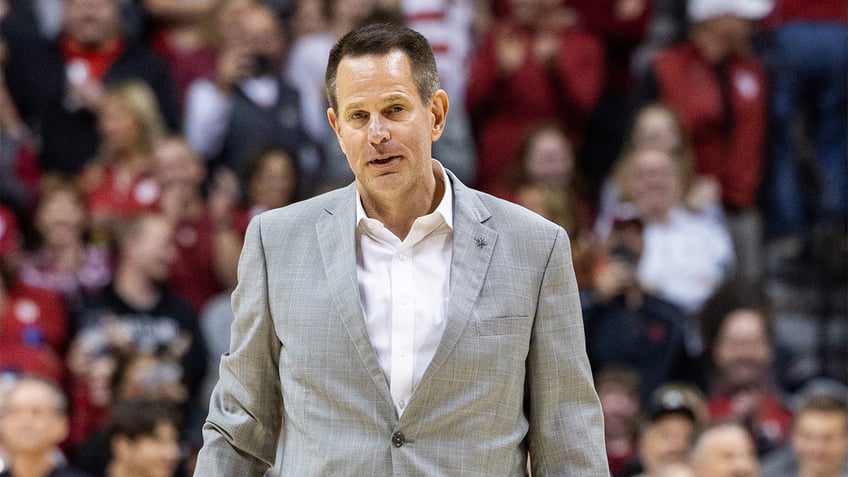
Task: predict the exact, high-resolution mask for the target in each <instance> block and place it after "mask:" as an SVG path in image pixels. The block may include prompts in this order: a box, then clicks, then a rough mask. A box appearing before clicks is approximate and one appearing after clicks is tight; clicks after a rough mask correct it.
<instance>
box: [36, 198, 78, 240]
mask: <svg viewBox="0 0 848 477" xmlns="http://www.w3.org/2000/svg"><path fill="white" fill-rule="evenodd" d="M35 223H36V227H37V228H38V232H39V233H40V234H41V236H42V238H43V239H44V242H45V245H46V246H48V247H64V246H68V245H74V244H77V243H79V241H80V240H81V238H82V233H83V226H84V224H85V210H84V205H83V204H82V203H80V202H79V200H78V198H77V196H76V195H74V194H73V193H71V192H69V191H63V190H58V191H56V192H53V193H52V194H50V195H49V196H47V197H45V198H44V200H43V201H42V202H41V203H40V204H39V207H38V210H36V216H35Z"/></svg>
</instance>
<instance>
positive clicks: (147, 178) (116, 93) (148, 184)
mask: <svg viewBox="0 0 848 477" xmlns="http://www.w3.org/2000/svg"><path fill="white" fill-rule="evenodd" d="M97 127H98V134H99V137H100V145H99V146H98V147H99V151H98V154H97V156H96V158H95V160H94V161H93V162H91V163H90V164H88V165H86V167H85V168H84V170H83V172H82V175H81V176H80V178H79V181H80V187H81V188H82V191H83V193H84V194H85V199H86V203H87V206H88V210H89V212H90V213H91V221H92V226H93V227H94V228H95V232H97V233H99V234H100V235H101V236H100V237H99V239H100V241H103V242H108V241H109V240H110V239H111V238H113V236H114V233H115V230H114V229H115V227H116V222H117V221H119V220H121V219H125V218H127V217H130V216H132V215H135V214H138V213H141V212H145V211H150V210H153V209H154V208H155V205H156V201H157V199H158V198H159V189H158V187H157V185H156V181H155V180H154V179H153V177H152V171H153V160H152V152H153V145H154V144H155V143H156V141H157V140H158V139H159V138H161V137H162V136H163V134H164V133H165V127H164V124H163V122H162V117H161V115H160V113H159V108H158V107H157V105H156V101H155V98H154V96H153V92H152V90H151V89H150V88H149V87H148V86H147V85H146V84H144V83H142V82H140V81H128V82H125V83H120V84H116V85H114V86H110V87H109V88H108V89H107V90H106V91H105V93H104V95H103V100H102V104H101V107H100V110H99V111H98V113H97Z"/></svg>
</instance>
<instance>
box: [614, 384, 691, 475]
mask: <svg viewBox="0 0 848 477" xmlns="http://www.w3.org/2000/svg"><path fill="white" fill-rule="evenodd" d="M645 418H646V421H645V422H644V423H643V425H642V433H641V435H640V437H639V457H638V459H637V460H635V461H632V462H631V463H630V464H629V465H628V466H627V468H625V470H624V471H622V472H621V473H620V475H621V476H638V477H665V476H666V473H665V469H666V468H667V467H670V466H678V465H680V464H684V463H686V460H687V458H688V456H689V452H690V450H691V449H692V442H693V438H694V436H695V434H696V433H697V432H698V429H699V428H700V427H701V426H702V425H703V424H704V423H705V422H706V411H705V409H704V400H703V395H702V394H701V393H700V391H698V390H697V388H694V387H691V386H689V385H685V384H678V383H667V384H665V385H663V386H662V387H660V388H657V390H656V391H654V393H653V394H652V395H651V398H650V400H649V402H648V404H647V405H646V408H645ZM616 477H618V476H616Z"/></svg>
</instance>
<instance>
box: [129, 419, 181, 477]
mask: <svg viewBox="0 0 848 477" xmlns="http://www.w3.org/2000/svg"><path fill="white" fill-rule="evenodd" d="M178 436H179V434H178V432H177V429H176V428H175V427H174V425H173V424H171V423H170V422H160V423H159V424H158V425H157V426H156V428H155V430H154V432H153V434H150V435H144V436H139V437H137V438H136V439H135V440H130V439H127V438H123V437H121V438H118V439H117V440H118V444H117V445H115V446H114V449H115V453H116V457H117V458H119V459H120V460H121V461H122V462H123V463H124V464H125V467H124V468H125V469H126V470H127V475H134V476H137V477H172V476H173V475H174V472H175V471H176V470H177V467H178V466H179V462H180V448H179V443H178Z"/></svg>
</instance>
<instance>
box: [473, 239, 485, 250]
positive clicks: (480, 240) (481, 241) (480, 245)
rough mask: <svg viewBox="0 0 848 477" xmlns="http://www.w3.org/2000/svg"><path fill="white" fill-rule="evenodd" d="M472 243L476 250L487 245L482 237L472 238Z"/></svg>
mask: <svg viewBox="0 0 848 477" xmlns="http://www.w3.org/2000/svg"><path fill="white" fill-rule="evenodd" d="M474 242H475V243H476V244H477V248H483V247H485V246H486V245H488V243H486V239H484V238H483V237H474Z"/></svg>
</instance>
